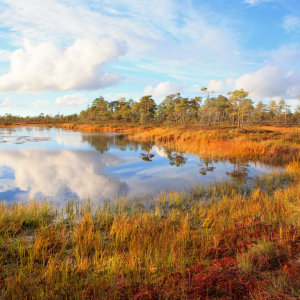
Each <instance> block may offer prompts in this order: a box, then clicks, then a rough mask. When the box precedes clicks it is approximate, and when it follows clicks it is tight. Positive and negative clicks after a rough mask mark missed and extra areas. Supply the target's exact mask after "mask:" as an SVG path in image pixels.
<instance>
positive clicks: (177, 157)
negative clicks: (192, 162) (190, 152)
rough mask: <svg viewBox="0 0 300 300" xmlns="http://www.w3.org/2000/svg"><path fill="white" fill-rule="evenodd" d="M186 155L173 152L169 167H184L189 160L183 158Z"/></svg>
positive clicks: (169, 156)
mask: <svg viewBox="0 0 300 300" xmlns="http://www.w3.org/2000/svg"><path fill="white" fill-rule="evenodd" d="M183 155H184V154H183V153H182V152H177V151H176V152H171V153H170V154H169V155H168V158H169V160H170V162H169V165H171V166H176V167H182V166H183V165H184V164H185V163H186V162H187V160H188V159H187V158H186V157H184V156H183Z"/></svg>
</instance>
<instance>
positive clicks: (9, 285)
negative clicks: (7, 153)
mask: <svg viewBox="0 0 300 300" xmlns="http://www.w3.org/2000/svg"><path fill="white" fill-rule="evenodd" d="M299 171H300V165H299V163H298V162H296V161H294V162H292V163H290V164H289V165H288V166H287V167H286V171H284V172H281V173H273V174H270V175H265V176H262V177H260V178H258V177H257V178H255V179H254V180H253V181H252V183H251V187H250V188H248V189H245V184H242V183H235V182H229V181H227V182H216V183H215V184H211V185H208V186H195V187H193V188H191V189H189V190H187V191H186V192H182V191H169V192H163V191H162V192H160V193H159V194H156V195H153V197H151V198H146V197H145V198H139V199H137V200H136V201H135V199H119V200H118V201H115V202H110V201H107V202H105V203H104V204H103V205H101V206H99V207H95V206H94V205H91V203H89V202H87V203H84V204H78V203H75V202H74V201H73V202H70V203H69V204H68V205H67V206H66V207H64V208H63V209H57V208H55V207H54V206H53V205H52V204H51V203H47V202H38V201H31V202H29V203H20V204H14V205H7V204H5V203H2V204H1V210H0V222H1V226H0V260H1V264H0V295H1V297H2V298H3V299H206V298H213V299H217V298H226V297H227V298H228V299H251V297H252V298H253V295H256V296H257V297H260V298H261V299H268V297H269V298H270V299H271V298H272V297H275V296H276V295H281V296H282V295H283V296H284V297H296V298H297V296H298V295H299V284H300V276H299V274H300V273H297V270H298V266H299V264H298V261H299V259H298V258H299V250H300V218H299V217H300V209H299V207H300V186H299V181H300V176H299ZM299 270H300V268H299ZM295 274H296V275H295ZM279 284H280V291H279V292H280V293H279V292H278V293H277V294H276V291H275V286H276V285H279ZM283 296H282V297H283Z"/></svg>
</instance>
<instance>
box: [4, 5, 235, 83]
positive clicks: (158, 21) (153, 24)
mask: <svg viewBox="0 0 300 300" xmlns="http://www.w3.org/2000/svg"><path fill="white" fill-rule="evenodd" d="M2 2H4V4H5V5H3V10H2V11H1V14H0V26H1V27H2V28H9V29H10V31H9V33H3V34H4V35H5V36H8V38H9V39H12V40H13V42H14V43H16V44H19V45H20V41H21V40H22V39H23V38H24V37H25V38H28V39H30V40H32V41H34V42H40V41H47V42H48V41H51V42H54V43H59V44H61V43H70V42H72V41H73V40H74V39H75V38H85V37H87V36H99V37H103V36H109V37H112V38H113V39H116V40H125V41H126V43H127V44H128V48H129V51H128V53H127V56H126V58H127V59H128V60H129V61H130V62H131V63H132V62H135V63H140V65H141V66H140V68H141V69H143V70H145V69H147V65H146V64H145V61H147V62H149V64H150V65H153V66H154V67H159V68H160V70H161V71H162V72H163V73H165V74H169V75H170V76H173V74H174V75H177V76H179V75H186V73H187V72H188V70H187V69H183V68H182V66H189V67H190V68H192V69H193V70H194V71H195V74H197V72H198V70H199V67H201V68H202V70H203V66H204V65H206V64H209V66H207V68H206V69H207V70H208V69H210V66H211V62H212V63H215V61H216V60H218V61H222V63H224V62H230V64H231V65H232V62H234V63H238V61H239V60H240V55H239V53H238V52H239V49H238V45H237V40H236V31H235V30H234V29H233V28H231V27H230V26H228V24H230V23H229V22H228V19H227V17H226V16H225V15H224V14H223V15H221V14H218V13H214V12H212V11H208V10H207V9H203V7H199V5H194V4H193V3H192V1H188V3H187V4H186V5H182V4H181V3H180V2H178V1H174V0H165V1H160V0H153V1H151V2H149V1H147V0H141V1H138V2H137V1H133V0H120V1H111V0H103V1H101V2H99V1H97V0H91V1H73V2H72V3H71V2H70V1H62V0H44V1H38V0H27V1H26V5H24V0H14V1H11V0H2ZM74 2H75V3H74ZM220 24H221V25H220ZM11 32H13V33H14V34H13V35H12V34H11ZM183 54H184V55H183ZM141 58H142V59H143V61H142V62H141ZM199 58H200V59H199ZM207 61H210V62H209V63H206V62H207ZM144 67H145V69H144ZM192 77H193V76H192ZM195 81H196V80H195Z"/></svg>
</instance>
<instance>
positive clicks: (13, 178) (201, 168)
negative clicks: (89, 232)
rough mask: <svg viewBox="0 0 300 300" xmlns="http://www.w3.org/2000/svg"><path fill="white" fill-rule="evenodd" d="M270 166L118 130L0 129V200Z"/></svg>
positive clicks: (164, 185)
mask: <svg viewBox="0 0 300 300" xmlns="http://www.w3.org/2000/svg"><path fill="white" fill-rule="evenodd" d="M274 169H275V168H273V167H271V166H266V165H264V164H261V163H253V162H249V163H248V164H237V163H232V162H214V161H208V160H203V159H201V158H200V157H199V156H197V155H191V154H185V153H177V152H175V151H171V150H168V149H164V148H163V147H159V146H158V145H155V144H149V143H140V142H136V141H130V140H129V139H128V136H127V135H126V134H120V133H81V132H76V131H67V130H64V129H61V128H58V127H45V126H43V127H41V126H40V127H39V126H30V127H16V128H1V129H0V199H1V200H5V201H7V202H15V201H28V199H33V198H35V199H49V200H52V201H53V202H55V203H61V204H64V203H65V202H66V201H68V199H80V200H84V199H88V198H90V199H91V200H92V201H103V200H104V199H108V198H111V199H114V198H115V196H116V195H125V194H128V195H145V194H152V193H156V192H159V191H160V190H170V189H175V190H179V189H184V188H188V187H190V186H191V185H194V184H197V183H201V184H208V183H210V182H213V181H214V180H219V181H220V180H223V179H231V180H236V181H238V180H244V181H246V180H247V179H248V178H249V177H253V176H255V175H260V174H262V173H269V172H270V171H272V170H274Z"/></svg>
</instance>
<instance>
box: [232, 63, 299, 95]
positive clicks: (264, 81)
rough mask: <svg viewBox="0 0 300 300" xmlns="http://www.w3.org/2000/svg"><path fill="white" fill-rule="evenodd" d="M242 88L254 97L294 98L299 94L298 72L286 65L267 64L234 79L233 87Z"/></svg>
mask: <svg viewBox="0 0 300 300" xmlns="http://www.w3.org/2000/svg"><path fill="white" fill-rule="evenodd" d="M241 88H243V89H244V90H246V91H247V92H249V93H250V96H251V97H254V98H266V99H268V98H270V97H276V96H278V97H283V98H286V99H294V98H295V97H298V95H299V94H300V72H292V71H291V70H289V69H288V68H287V67H283V66H277V65H271V64H269V65H267V66H265V67H263V68H261V69H259V70H257V71H255V72H252V73H247V74H244V75H243V76H241V77H240V78H238V79H237V80H236V81H235V89H241Z"/></svg>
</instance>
